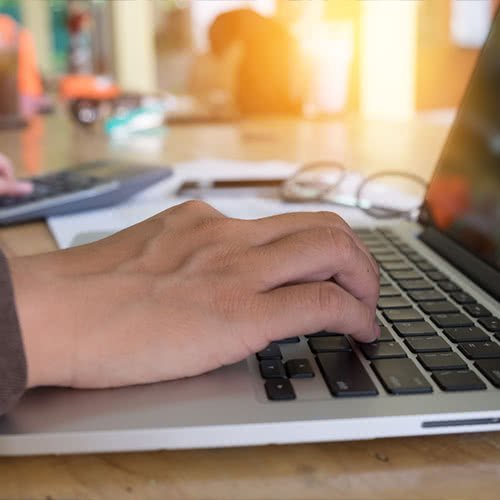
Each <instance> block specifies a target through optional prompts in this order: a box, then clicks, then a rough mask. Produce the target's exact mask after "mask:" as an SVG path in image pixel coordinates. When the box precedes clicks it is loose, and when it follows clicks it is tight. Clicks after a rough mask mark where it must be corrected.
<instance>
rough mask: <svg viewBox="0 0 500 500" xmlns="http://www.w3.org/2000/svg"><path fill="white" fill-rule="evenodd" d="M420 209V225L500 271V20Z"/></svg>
mask: <svg viewBox="0 0 500 500" xmlns="http://www.w3.org/2000/svg"><path fill="white" fill-rule="evenodd" d="M444 85H446V82H444ZM424 207H425V208H424V210H423V212H422V215H421V222H422V223H423V224H425V225H429V224H430V225H432V226H434V227H435V228H436V229H438V230H439V231H440V232H442V233H444V234H445V235H446V236H448V237H450V238H451V239H453V240H455V241H456V242H457V243H459V244H460V245H461V246H462V247H464V248H465V249H467V250H469V251H470V252H472V253H473V254H474V255H475V256H477V257H479V258H480V259H481V260H483V261H484V262H485V263H487V264H489V265H490V266H492V267H493V268H494V269H496V270H500V16H497V17H496V19H495V21H494V23H493V27H492V29H491V32H490V36H489V38H488V41H487V42H486V44H485V46H484V48H483V50H482V52H481V55H480V56H479V59H478V62H477V65H476V69H475V71H474V73H473V75H472V78H471V80H470V83H469V87H468V89H467V92H466V93H465V96H464V99H463V101H462V104H461V106H460V109H459V112H458V115H457V118H456V120H455V123H454V124H453V127H452V129H451V132H450V134H449V136H448V140H447V142H446V145H445V147H444V149H443V152H442V154H441V157H440V159H439V162H438V165H437V168H436V170H435V173H434V177H433V179H432V181H431V184H430V186H429V189H428V191H427V195H426V200H425V205H424Z"/></svg>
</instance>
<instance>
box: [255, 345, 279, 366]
mask: <svg viewBox="0 0 500 500" xmlns="http://www.w3.org/2000/svg"><path fill="white" fill-rule="evenodd" d="M256 356H257V359H258V360H259V361H262V360H263V359H281V349H280V346H279V345H278V344H275V343H274V342H272V343H271V344H269V345H268V346H267V347H266V348H265V349H262V351H259V352H258V353H257V354H256Z"/></svg>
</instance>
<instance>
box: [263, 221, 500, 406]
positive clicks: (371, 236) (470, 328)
mask: <svg viewBox="0 0 500 500" xmlns="http://www.w3.org/2000/svg"><path fill="white" fill-rule="evenodd" d="M356 232H357V234H358V235H359V237H360V238H361V239H362V240H363V242H364V243H365V245H366V246H367V247H368V248H369V250H370V251H371V252H372V254H373V256H374V257H375V259H376V260H377V262H378V263H379V266H380V270H381V277H380V298H379V301H378V308H377V317H378V322H379V324H380V325H381V335H380V338H379V339H378V340H377V341H376V342H374V343H371V344H361V343H357V342H355V341H354V340H352V339H351V338H349V337H347V336H345V335H342V334H338V333H332V332H318V333H315V334H312V335H305V336H304V337H291V338H288V339H284V340H282V341H279V342H273V343H272V344H270V345H269V346H268V347H267V348H266V349H264V350H263V351H260V352H259V353H257V354H256V357H257V360H258V364H259V371H260V376H261V377H262V379H263V380H264V389H265V392H266V395H267V398H268V399H269V400H271V401H283V400H293V399H296V397H297V396H296V391H295V389H294V383H295V382H294V381H296V379H314V378H315V377H321V378H322V379H323V380H324V383H325V384H326V387H327V388H328V390H329V392H330V393H331V395H332V396H333V397H336V398H338V397H373V396H377V395H380V394H381V391H380V390H379V389H378V388H377V385H376V384H375V383H374V377H375V378H376V379H378V381H379V382H380V384H378V386H379V387H382V388H383V391H384V392H385V393H386V394H391V395H407V394H424V393H431V392H438V391H443V392H450V391H477V390H485V389H487V388H488V387H491V386H493V387H494V388H500V318H498V317H495V316H494V315H493V314H492V312H491V311H489V310H488V309H487V308H486V307H484V306H483V305H481V304H479V303H477V301H476V300H475V299H474V298H473V297H472V296H471V295H469V294H468V293H467V292H465V291H463V290H462V289H461V288H460V287H459V286H458V285H457V284H456V283H455V282H453V281H452V280H451V279H450V278H449V277H448V276H447V275H446V274H444V273H443V272H441V271H440V270H439V269H437V268H436V267H435V266H434V265H433V264H431V263H430V262H429V261H428V260H427V259H426V258H425V257H423V256H422V255H420V254H419V253H418V252H416V251H415V249H414V248H412V247H411V246H409V245H407V244H406V243H405V242H404V241H403V240H401V239H400V238H399V237H398V236H397V235H396V234H395V233H394V232H392V231H391V230H390V229H379V230H368V229H366V230H365V229H361V230H357V231H356ZM299 342H300V344H299V345H300V346H307V348H306V351H305V352H307V355H308V356H309V359H308V358H307V357H305V356H304V357H302V358H299V357H296V356H295V354H294V355H293V356H292V357H290V356H289V355H288V354H287V353H289V352H291V351H290V349H287V344H298V343H299ZM293 352H294V353H295V352H300V350H299V351H297V350H296V351H293ZM311 356H312V358H311ZM312 360H314V361H312ZM431 381H433V382H434V383H435V385H434V386H433V385H432V384H431V383H430V382H431ZM307 383H310V382H307ZM301 387H304V385H302V386H301Z"/></svg>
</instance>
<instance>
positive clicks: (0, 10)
mask: <svg viewBox="0 0 500 500" xmlns="http://www.w3.org/2000/svg"><path fill="white" fill-rule="evenodd" d="M0 14H7V15H8V16H10V17H12V18H14V19H15V20H16V21H17V22H21V8H20V6H19V1H18V0H0Z"/></svg>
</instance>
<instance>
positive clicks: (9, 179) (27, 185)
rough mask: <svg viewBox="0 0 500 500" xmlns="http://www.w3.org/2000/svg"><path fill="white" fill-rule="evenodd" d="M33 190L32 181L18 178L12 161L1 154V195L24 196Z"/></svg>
mask: <svg viewBox="0 0 500 500" xmlns="http://www.w3.org/2000/svg"><path fill="white" fill-rule="evenodd" d="M32 191H33V186H32V184H31V182H26V181H18V180H16V178H15V177H14V170H13V168H12V164H11V162H10V161H9V159H8V158H7V157H6V156H4V155H2V154H0V196H24V195H27V194H30V193H31V192H32Z"/></svg>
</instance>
